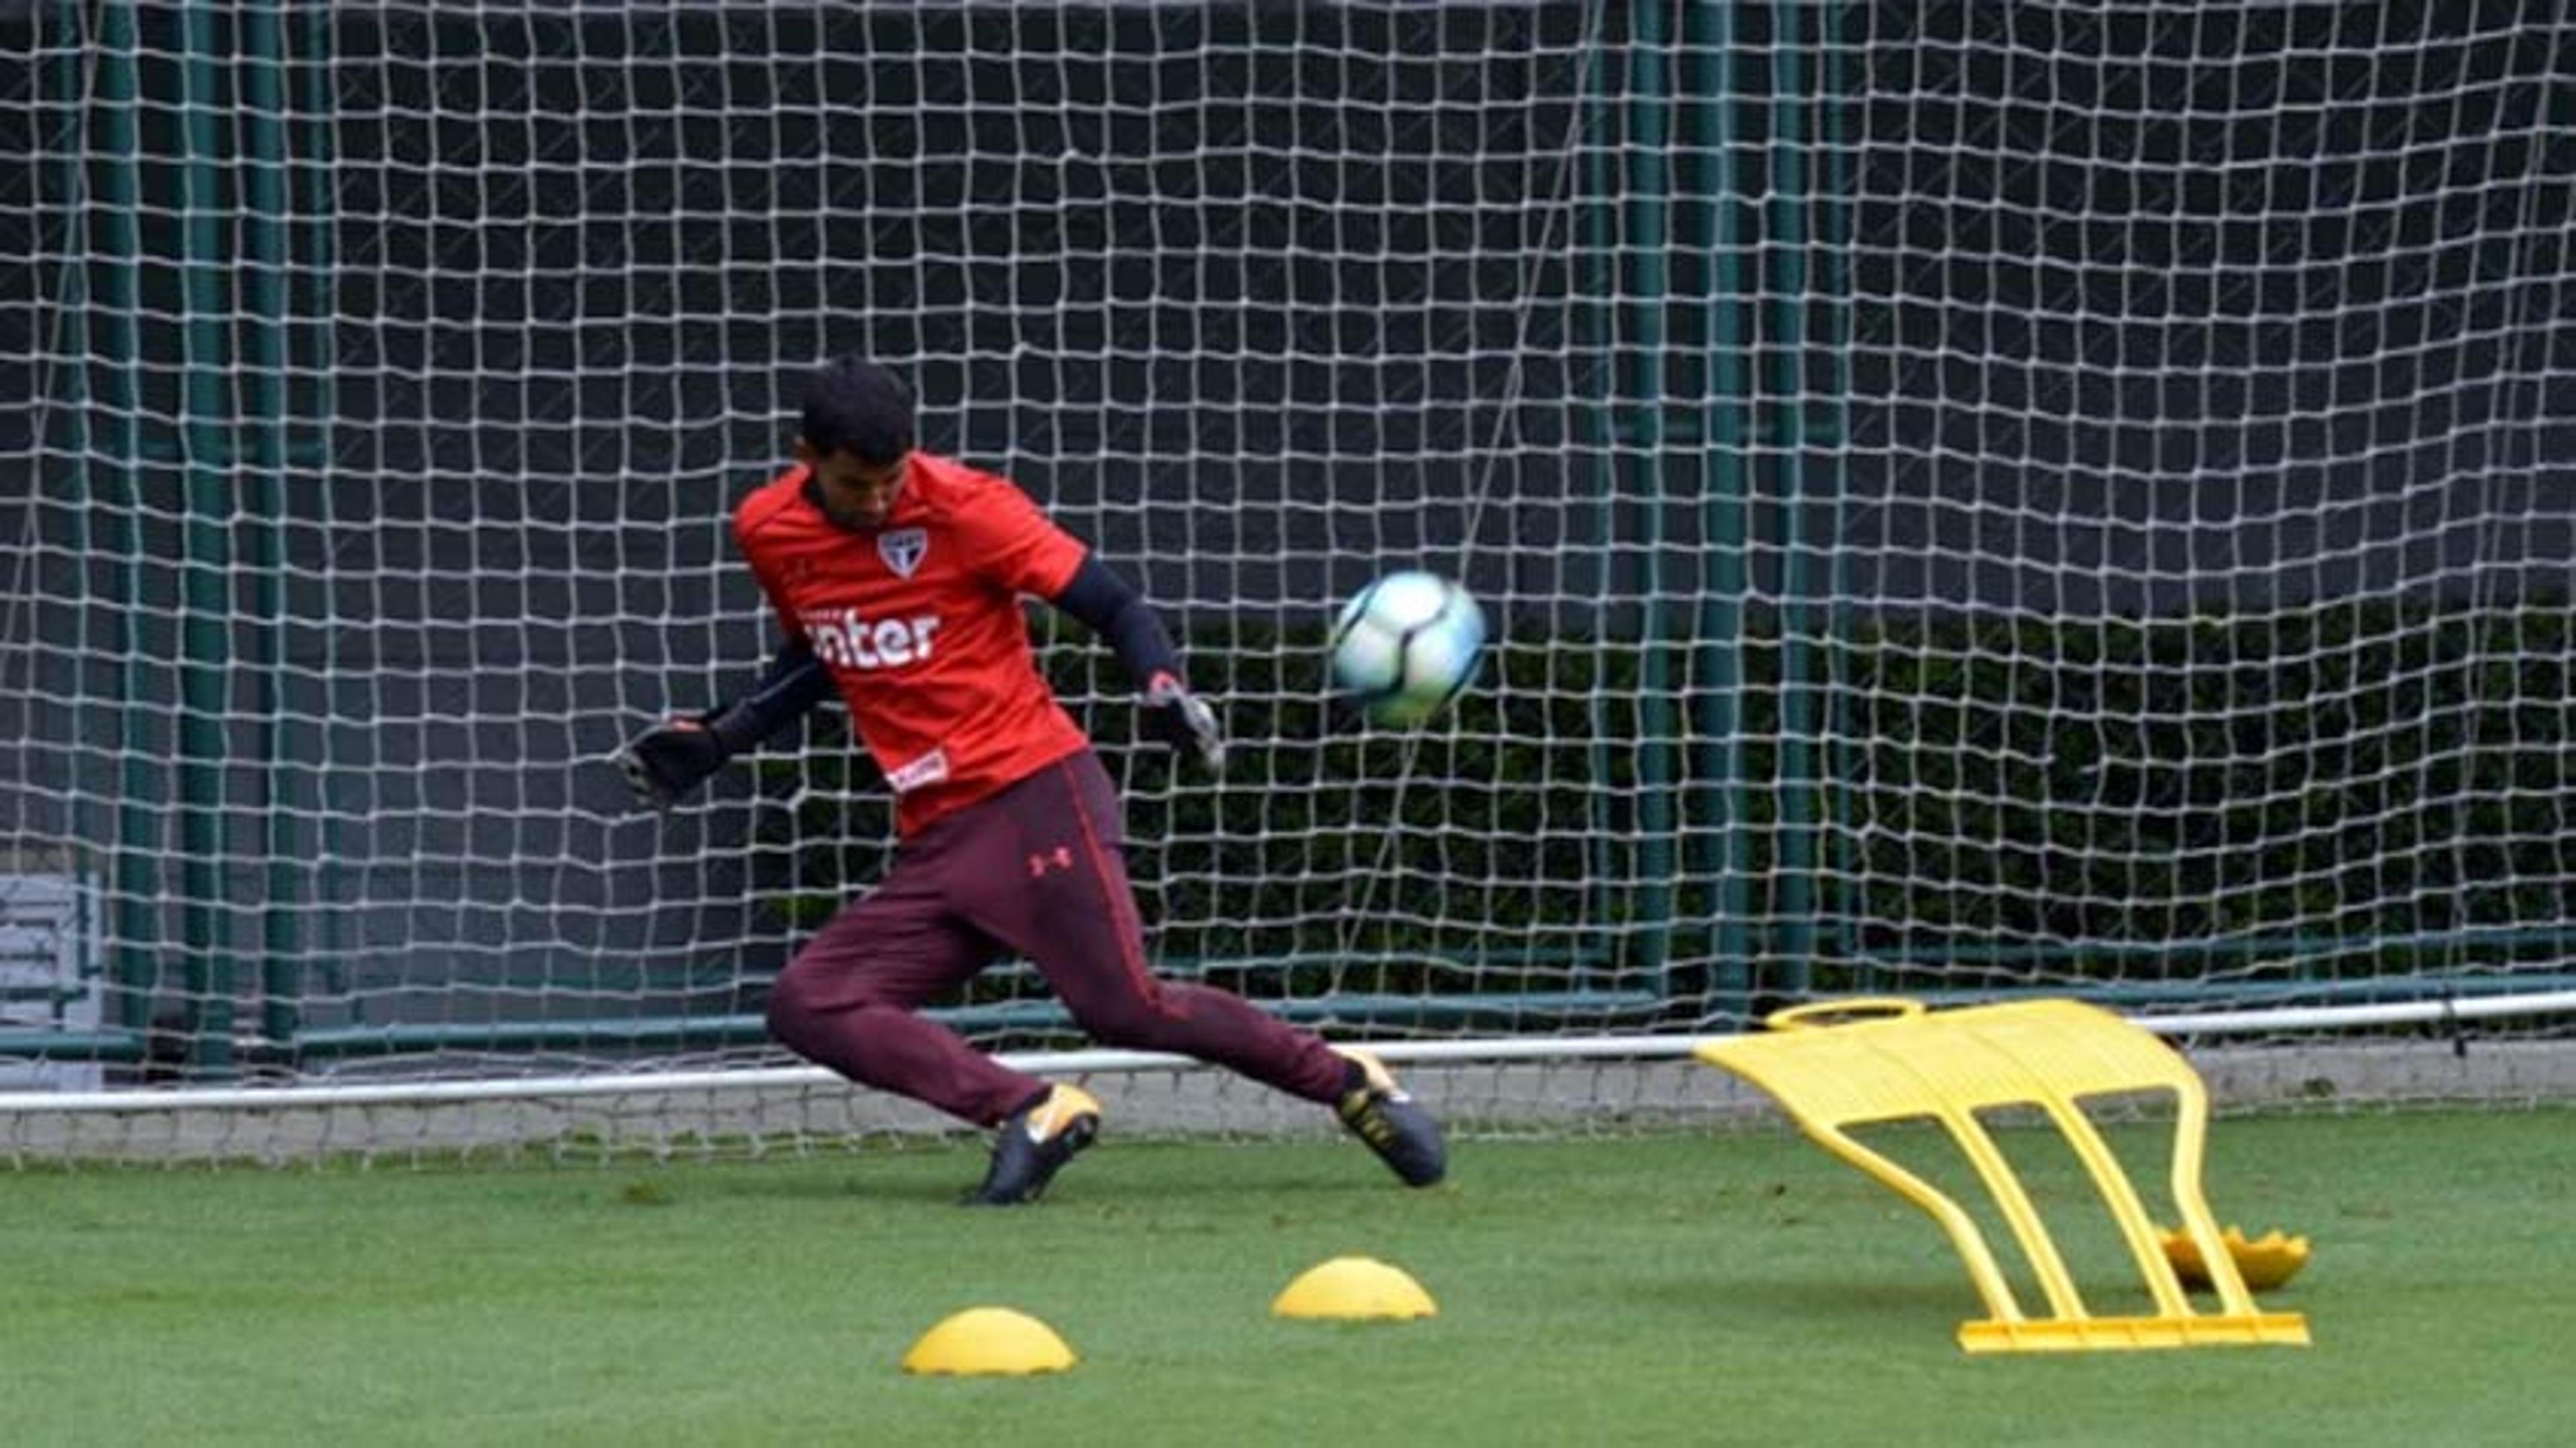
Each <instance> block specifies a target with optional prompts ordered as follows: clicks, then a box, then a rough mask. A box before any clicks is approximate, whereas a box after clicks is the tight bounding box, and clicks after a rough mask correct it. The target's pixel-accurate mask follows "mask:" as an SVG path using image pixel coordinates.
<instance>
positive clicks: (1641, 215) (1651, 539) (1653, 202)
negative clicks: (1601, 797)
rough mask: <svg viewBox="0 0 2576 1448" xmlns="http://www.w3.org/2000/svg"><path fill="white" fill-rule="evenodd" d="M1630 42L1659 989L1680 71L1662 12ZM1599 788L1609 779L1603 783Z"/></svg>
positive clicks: (1669, 784)
mask: <svg viewBox="0 0 2576 1448" xmlns="http://www.w3.org/2000/svg"><path fill="white" fill-rule="evenodd" d="M1635 14H1636V22H1637V33H1636V34H1635V36H1634V37H1632V40H1631V44H1630V46H1629V49H1628V54H1629V57H1630V61H1629V74H1630V77H1631V92H1632V93H1631V105H1632V107H1633V111H1634V114H1635V116H1636V125H1635V128H1634V132H1633V134H1632V136H1631V138H1630V139H1631V142H1632V154H1633V156H1634V157H1635V163H1634V165H1633V167H1632V169H1631V172H1630V176H1629V181H1630V187H1629V193H1628V195H1629V203H1630V214H1631V215H1632V216H1633V217H1634V218H1635V221H1636V225H1635V227H1634V234H1633V241H1634V244H1635V246H1636V248H1637V266H1636V274H1635V278H1634V284H1635V287H1636V294H1635V296H1634V297H1633V298H1632V299H1631V302H1630V307H1629V313H1630V316H1631V317H1632V318H1633V325H1634V328H1635V332H1634V335H1633V336H1631V337H1630V338H1629V339H1628V340H1629V343H1630V345H1631V346H1632V347H1633V349H1634V351H1633V354H1632V359H1633V366H1634V377H1635V383H1634V390H1635V393H1636V401H1635V406H1634V408H1633V410H1632V412H1631V414H1630V415H1631V416H1632V417H1633V418H1634V419H1635V422H1634V425H1633V426H1632V427H1631V429H1630V430H1629V436H1628V441H1629V444H1630V451H1629V454H1628V455H1629V456H1630V457H1631V458H1633V459H1635V463H1634V468H1633V473H1632V477H1633V479H1634V486H1633V488H1632V491H1633V492H1634V493H1635V495H1636V502H1635V505H1634V506H1635V509H1636V520H1637V527H1636V545H1637V575H1638V576H1637V596H1638V600H1639V617H1638V621H1637V691H1638V700H1637V725H1638V730H1639V732H1640V733H1641V734H1643V735H1644V737H1643V738H1642V739H1639V740H1637V741H1636V745H1635V748H1636V754H1635V759H1636V782H1635V789H1636V838H1637V842H1638V848H1637V856H1636V871H1635V880H1636V886H1635V891H1634V895H1633V898H1634V900H1635V902H1636V904H1635V908H1634V910H1633V911H1632V913H1631V917H1630V920H1629V924H1630V927H1631V929H1632V930H1633V932H1634V938H1635V940H1636V942H1637V948H1636V951H1635V953H1634V955H1632V956H1631V957H1630V959H1631V961H1632V962H1633V964H1634V965H1635V966H1636V968H1638V969H1640V970H1642V971H1644V972H1646V973H1647V975H1648V976H1649V978H1651V979H1654V980H1656V981H1657V982H1658V983H1659V984H1660V983H1661V982H1662V981H1663V979H1664V975H1665V970H1666V963H1667V962H1668V961H1669V960H1670V958H1671V951H1672V932H1673V879H1674V870H1675V860H1674V857H1673V830H1674V809H1673V791H1674V787H1675V774H1676V773H1677V771H1676V770H1675V768H1674V758H1673V756H1674V752H1675V749H1676V747H1677V741H1676V738H1675V735H1676V734H1677V732H1678V731H1677V730H1676V729H1675V727H1674V718H1673V693H1672V682H1671V678H1670V668H1671V665H1670V661H1669V659H1668V658H1667V656H1666V651H1667V648H1668V647H1669V645H1668V644H1667V642H1666V640H1665V637H1664V626H1665V619H1664V561H1665V560H1664V548H1665V542H1664V499H1665V486H1664V468H1665V458H1664V448H1665V444H1666V436H1665V434H1666V428H1665V418H1664V409H1665V406H1666V402H1667V399H1666V397H1665V392H1666V380H1665V370H1664V349H1665V345H1666V339H1665V322H1666V318H1665V309H1666V308H1667V307H1668V306H1669V305H1670V298H1669V296H1668V292H1669V289H1670V286H1671V277H1670V257H1671V252H1672V246H1673V241H1674V234H1673V226H1672V168H1671V161H1670V147H1671V144H1672V110H1673V101H1672V86H1671V69H1672V66H1673V64H1674V62H1675V60H1676V58H1677V57H1676V52H1675V50H1674V48H1673V44H1672V39H1671V37H1670V35H1669V34H1668V33H1667V32H1666V29H1665V23H1664V7H1663V6H1660V5H1642V6H1639V7H1638V8H1637V10H1636V12H1635ZM1603 777H1604V778H1607V777H1608V776H1603Z"/></svg>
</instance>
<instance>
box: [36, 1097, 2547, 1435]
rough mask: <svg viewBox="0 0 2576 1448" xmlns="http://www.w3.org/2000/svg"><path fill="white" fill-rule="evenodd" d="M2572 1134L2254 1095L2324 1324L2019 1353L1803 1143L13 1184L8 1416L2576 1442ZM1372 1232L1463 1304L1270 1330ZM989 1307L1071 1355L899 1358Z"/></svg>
mask: <svg viewBox="0 0 2576 1448" xmlns="http://www.w3.org/2000/svg"><path fill="white" fill-rule="evenodd" d="M2130 1135H2132V1134H2124V1136H2123V1139H2122V1144H2123V1150H2124V1154H2125V1153H2126V1152H2127V1151H2128V1150H2129V1149H2130V1148H2131V1146H2132V1145H2133V1144H2134V1143H2133V1142H2132V1141H2131V1140H2130ZM2571 1142H2576V1117H2572V1116H2571V1115H2570V1114H2568V1113H2566V1112H2563V1111H2559V1112H2539V1113H2511V1114H2491V1115H2453V1114H2408V1115H2396V1116H2371V1117H2354V1118H2348V1119H2347V1118H2326V1117H2301V1118H2289V1119H2264V1120H2241V1121H2224V1122H2221V1123H2219V1125H2218V1127H2217V1128H2216V1132H2215V1136H2214V1141H2213V1153H2212V1161H2211V1168H2210V1174H2209V1185H2210V1191H2211V1196H2212V1199H2213V1203H2214V1205H2215V1206H2216V1208H2217V1210H2218V1213H2219V1215H2220V1217H2221V1219H2222V1220H2225V1221H2228V1222H2231V1223H2241V1224H2243V1225H2245V1226H2247V1227H2248V1228H2249V1229H2252V1230H2257V1231H2259V1230H2261V1229H2263V1228H2265V1227H2269V1226H2275V1225H2278V1226H2285V1227H2288V1228H2290V1229H2292V1230H2295V1231H2303V1232H2306V1233H2309V1234H2310V1235H2311V1236H2312V1237H2313V1238H2314V1239H2315V1242H2316V1246H2317V1258H2316V1261H2315V1262H2314V1264H2313V1265H2312V1266H2311V1267H2310V1268H2309V1270H2308V1272H2307V1274H2306V1275H2305V1276H2303V1277H2302V1278H2300V1279H2299V1280H2298V1281H2297V1282H2296V1283H2294V1284H2292V1285H2291V1286H2290V1287H2289V1288H2287V1289H2285V1290H2283V1291H2280V1292H2277V1293H2274V1294H2270V1295H2268V1296H2267V1297H2266V1299H2265V1305H2266V1306H2267V1307H2276V1308H2284V1309H2290V1310H2297V1311H2302V1312H2305V1313H2307V1314H2308V1315H2309V1318H2310V1323H2311V1326H2312V1328H2313V1330H2314V1332H2315V1336H2316V1346H2315V1347H2313V1348H2310V1349H2296V1348H2286V1349H2285V1348H2265V1349H2206V1350H2198V1351H2191V1352H2177V1353H2134V1354H2101V1355H2090V1356H2084V1357H2016V1358H1992V1357H1987V1358H1971V1357H1968V1356H1965V1355H1963V1354H1962V1353H1961V1352H1960V1351H1959V1350H1958V1348H1957V1347H1956V1346H1955V1345H1954V1342H1953V1340H1952V1332H1953V1330H1954V1329H1955V1327H1956V1325H1957V1324H1958V1323H1959V1322H1960V1321H1961V1320H1962V1319H1965V1318H1968V1317H1971V1316H1975V1315H1977V1313H1978V1308H1977V1303H1976V1300H1975V1298H1974V1296H1973V1294H1972V1292H1971V1291H1970V1289H1969V1286H1968V1283H1967V1278H1966V1276H1965V1274H1964V1273H1963V1272H1962V1271H1961V1270H1960V1268H1959V1265H1958V1261H1957V1258H1956V1257H1955V1255H1953V1254H1952V1252H1951V1251H1950V1249H1949V1247H1948V1245H1947V1243H1946V1241H1945V1239H1943V1238H1942V1237H1941V1236H1940V1234H1939V1232H1938V1231H1937V1230H1936V1229H1935V1228H1934V1226H1933V1225H1932V1223H1931V1222H1930V1221H1929V1219H1927V1218H1925V1217H1923V1216H1922V1215H1921V1214H1920V1213H1918V1212H1916V1211H1915V1210H1914V1209H1913V1208H1911V1207H1909V1206H1907V1205H1905V1204H1904V1203H1902V1202H1901V1201H1899V1200H1898V1199H1897V1198H1896V1197H1894V1196H1893V1195H1892V1194H1890V1193H1888V1192H1887V1191H1885V1190H1884V1189H1883V1188H1881V1187H1879V1186H1878V1185H1876V1184H1875V1183H1873V1182H1871V1181H1869V1180H1868V1179H1866V1178H1865V1177H1862V1176H1861V1175H1859V1174H1858V1173H1856V1172H1853V1171H1851V1170H1850V1169H1849V1168H1847V1167H1844V1166H1842V1165H1841V1164H1840V1163H1838V1162H1835V1161H1833V1160H1832V1159H1830V1158H1828V1157H1827V1156H1825V1155H1824V1154H1823V1153H1822V1152H1820V1151H1817V1150H1815V1149H1814V1148H1813V1147H1811V1146H1808V1145H1807V1144H1805V1143H1804V1142H1803V1141H1802V1140H1800V1139H1799V1138H1797V1137H1795V1136H1794V1135H1791V1134H1789V1133H1788V1132H1786V1131H1785V1130H1748V1131H1741V1132H1730V1133H1722V1134H1715V1135H1664V1136H1649V1137H1643V1138H1639V1139H1631V1140H1602V1141H1574V1142H1528V1141H1496V1142H1476V1141H1469V1142H1465V1143H1462V1144H1461V1147H1460V1149H1459V1152H1458V1159H1457V1166H1456V1170H1455V1173H1454V1175H1453V1178H1452V1180H1451V1182H1450V1183H1449V1184H1448V1185H1445V1186H1443V1187H1440V1188H1437V1189H1434V1190H1432V1191H1429V1192H1419V1193H1408V1192H1405V1191H1402V1190H1401V1189H1398V1188H1396V1187H1394V1186H1393V1185H1392V1184H1391V1183H1389V1182H1387V1181H1386V1180H1385V1179H1384V1178H1383V1177H1382V1175H1381V1174H1380V1173H1379V1171H1378V1169H1377V1167H1376V1165H1375V1164H1374V1163H1373V1162H1370V1161H1369V1160H1368V1159H1367V1158H1366V1156H1365V1155H1364V1154H1363V1153H1361V1152H1359V1151H1358V1150H1357V1149H1356V1148H1355V1147H1352V1146H1349V1145H1347V1144H1343V1143H1338V1142H1336V1143H1311V1144H1286V1145H1263V1146H1233V1145H1188V1144H1146V1143H1120V1142H1116V1141H1114V1140H1113V1141H1111V1142H1110V1143H1108V1144H1105V1145H1104V1146H1103V1147H1102V1148H1101V1149H1099V1150H1097V1151H1095V1152H1093V1153H1092V1154H1091V1155H1090V1156H1088V1157H1086V1158H1085V1159H1084V1160H1083V1161H1082V1162H1081V1163H1079V1164H1078V1165H1077V1166H1076V1167H1075V1168H1074V1169H1073V1170H1071V1171H1070V1172H1068V1173H1067V1175H1066V1176H1065V1178H1064V1179H1063V1181H1062V1182H1061V1183H1059V1186H1058V1190H1057V1193H1056V1195H1055V1197H1054V1198H1053V1199H1052V1200H1050V1201H1049V1202H1047V1203H1046V1204H1045V1205H1043V1206H1041V1207H1037V1208H1034V1209H1028V1210H1020V1211H1009V1212H970V1211H965V1210H961V1209H959V1208H956V1207H953V1206H951V1205H950V1204H949V1203H950V1200H951V1198H952V1196H953V1194H954V1192H955V1191H956V1189H957V1188H958V1187H959V1186H960V1185H961V1184H962V1183H964V1182H966V1181H968V1180H970V1179H971V1178H973V1177H974V1176H975V1175H976V1173H977V1172H978V1170H979V1169H980V1161H981V1158H980V1152H978V1151H975V1150H972V1149H970V1148H969V1147H967V1146H964V1145H960V1146H958V1147H955V1148H948V1147H928V1148H925V1147H917V1146H916V1147H911V1148H906V1149H890V1150H878V1151H871V1152H863V1153H852V1154H846V1155H833V1156H828V1157H823V1158H807V1159H802V1160H793V1161H772V1162H741V1163H716V1164H704V1165H678V1166H656V1165H639V1166H633V1167H575V1168H561V1169H549V1168H544V1167H516V1168H507V1169H466V1168H457V1169H451V1170H426V1171H375V1172H370V1171H360V1170H355V1169H344V1168H334V1169H327V1170H318V1171H317V1170H310V1169H307V1170H296V1171H264V1170H258V1169H251V1168H236V1169H228V1170H224V1171H205V1170H202V1169H200V1170H189V1171H184V1172H181V1171H173V1172H162V1171H140V1170H115V1169H88V1170H80V1171H71V1172H55V1171H36V1172H26V1173H19V1174H15V1175H7V1174H0V1225H5V1230H0V1240H5V1241H6V1243H7V1264H8V1265H7V1270H6V1277H5V1282H6V1286H5V1291H0V1300H5V1301H6V1303H7V1310H6V1311H5V1312H0V1382H5V1384H6V1396H5V1403H6V1408H5V1420H0V1421H5V1422H6V1425H7V1426H6V1428H5V1429H0V1437H5V1438H6V1439H7V1440H8V1441H11V1442H14V1443H31V1444H83V1445H88V1444H107V1443H146V1442H148V1443H156V1444H166V1443H190V1444H206V1443H248V1442H260V1443H396V1444H401V1443H476V1444H494V1443H546V1444H570V1443H597V1444H664V1443H670V1444H681V1443H685V1444H722V1443H790V1442H794V1443H811V1442H847V1443H871V1444H907V1445H908V1444H927V1443H975V1444H1047V1445H1057V1444H1167V1443H1168V1444H1203V1443H1226V1444H1234V1445H1250V1444H1272V1443H1281V1444H1287V1443H1297V1444H1304V1443H1313V1444H1332V1445H1358V1444H1370V1443H1407V1442H1434V1443H1453V1442H1454V1443H1474V1444H1523V1443H1528V1444H1537V1443H1547V1444H1568V1443H1614V1442H1615V1443H1682V1442H1690V1443H1872V1444H1901V1443H2066V1444H2103V1443H2192V1444H2210V1443H2215V1444H2227V1443H2265V1444H2301V1443H2336V1444H2372V1443H2407V1444H2501V1443H2530V1444H2543V1443H2548V1444H2555V1443H2561V1442H2565V1441H2568V1439H2569V1436H2570V1434H2571V1432H2576V1379H2571V1377H2570V1375H2569V1373H2568V1372H2567V1363H2568V1361H2569V1351H2570V1349H2569V1346H2568V1341H2567V1338H2566V1337H2565V1335H2564V1334H2565V1333H2566V1332H2567V1330H2568V1326H2567V1325H2568V1323H2569V1322H2570V1321H2571V1319H2570V1314H2569V1304H2570V1303H2571V1302H2576V1246H2571V1241H2570V1238H2571V1232H2570V1229H2571V1227H2576V1196H2571V1188H2570V1181H2571V1153H2570V1144H2571ZM2016 1154H2017V1156H2018V1155H2019V1153H2018V1152H2017V1153H2016ZM2030 1171H2031V1173H2032V1174H2033V1175H2034V1176H2039V1177H2042V1178H2045V1177H2047V1176H2048V1174H2049V1173H2048V1168H2047V1167H2046V1166H2045V1165H2044V1164H2042V1165H2035V1166H2032V1167H2031V1168H2030ZM2141 1174H2142V1175H2144V1173H2143V1172H2142V1173H2141ZM2086 1250H2089V1249H2086ZM1347 1253H1362V1254H1367V1255H1372V1256H1376V1257H1380V1258H1383V1259H1385V1260H1388V1261H1391V1262H1395V1263H1398V1264H1400V1265H1402V1266H1404V1267H1406V1268H1407V1269H1409V1270H1410V1271H1412V1272H1413V1273H1414V1274H1415V1275H1416V1276H1417V1277H1418V1278H1419V1279H1420V1280H1421V1281H1422V1282H1423V1283H1424V1285H1425V1286H1426V1287H1428V1288H1429V1289H1430V1291H1431V1292H1432V1293H1433V1295H1434V1296H1435V1297H1437V1298H1438V1299H1439V1302H1440V1307H1441V1311H1440V1315H1439V1316H1438V1317H1436V1318H1434V1319H1430V1320H1426V1321H1422V1322H1415V1323H1407V1324H1374V1325H1361V1324H1339V1323H1327V1324H1317V1323H1299V1322H1287V1321H1281V1320H1277V1319H1274V1318H1272V1317H1271V1316H1269V1314H1268V1311H1267V1307H1268V1303H1269V1301H1270V1299H1271V1298H1272V1297H1273V1296H1274V1295H1275V1294H1276V1293H1277V1292H1278V1290H1279V1289H1280V1287H1282V1286H1283V1285H1284V1284H1285V1283H1286V1282H1287V1281H1288V1280H1289V1278H1291V1277H1292V1276H1294V1275H1295V1274H1296V1273H1297V1272H1299V1271H1300V1270H1302V1269H1303V1268H1305V1267H1308V1266H1311V1265H1313V1264H1314V1263H1316V1262H1319V1261H1321V1260H1324V1259H1325V1258H1328V1257H1332V1256H1337V1255H1342V1254H1347ZM2079 1255H2081V1252H2079ZM2088 1260H2089V1259H2088ZM2087 1278H2088V1280H2090V1275H2089V1269H2088V1271H2087ZM983 1304H1002V1305H1009V1306H1013V1307H1017V1308H1019V1309H1021V1310H1023V1311H1026V1312H1030V1313H1033V1314H1035V1315H1037V1316H1038V1317H1041V1318H1043V1319H1045V1320H1046V1321H1047V1322H1049V1323H1051V1324H1053V1325H1054V1326H1055V1327H1056V1328H1057V1329H1058V1330H1059V1331H1061V1332H1062V1333H1063V1334H1064V1335H1065V1337H1066V1338H1067V1339H1068V1340H1070V1341H1071V1343H1072V1344H1073V1346H1074V1348H1075V1350H1076V1351H1077V1352H1078V1353H1080V1354H1081V1356H1082V1359H1083V1361H1082V1363H1081V1365H1080V1366H1078V1367H1077V1368H1075V1369H1074V1370H1073V1371H1072V1372H1070V1373H1067V1374H1063V1375H1059V1376H1054V1377H1040V1378H1022V1379H993V1378H981V1379H933V1378H914V1377H908V1376H906V1375H904V1374H902V1373H901V1372H899V1371H898V1370H897V1368H896V1366H895V1365H896V1362H897V1359H898V1358H899V1357H900V1356H901V1355H902V1353H903V1352H904V1350H905V1348H906V1347H907V1346H909V1345H910V1343H911V1342H912V1340H913V1339H914V1338H916V1337H917V1336H918V1335H919V1334H920V1333H921V1332H922V1331H923V1330H925V1329H926V1328H928V1327H929V1326H930V1325H931V1324H932V1323H934V1322H936V1321H937V1320H939V1319H940V1318H942V1317H944V1316H945V1315H947V1314H948V1313H950V1312H952V1311H955V1310H957V1309H960V1308H964V1307H968V1306H975V1305H983Z"/></svg>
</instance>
